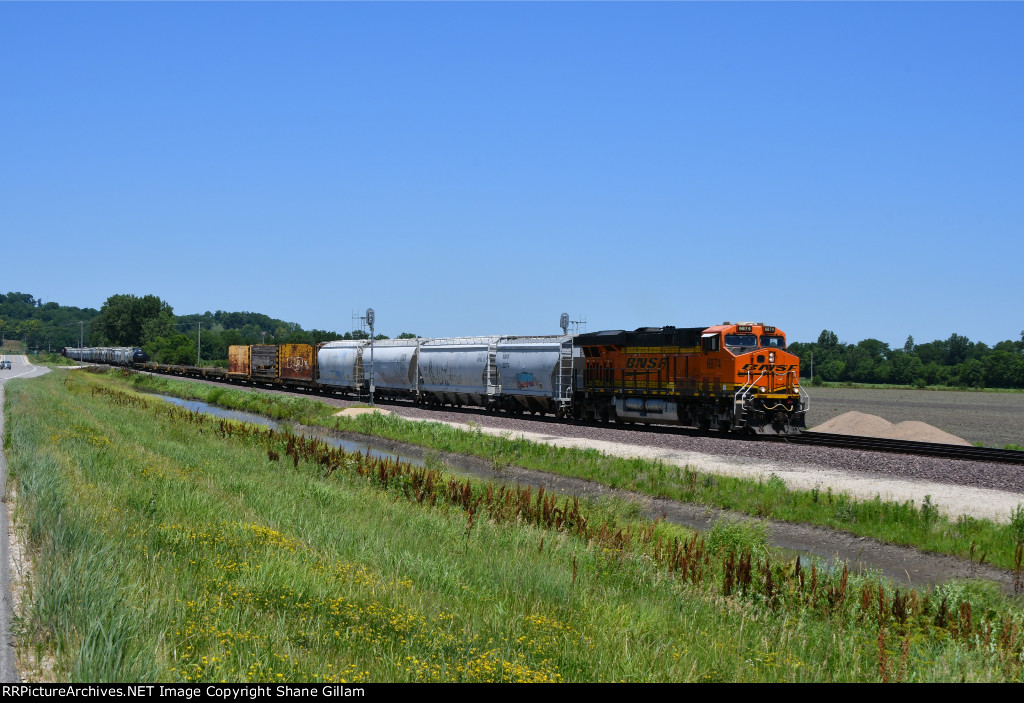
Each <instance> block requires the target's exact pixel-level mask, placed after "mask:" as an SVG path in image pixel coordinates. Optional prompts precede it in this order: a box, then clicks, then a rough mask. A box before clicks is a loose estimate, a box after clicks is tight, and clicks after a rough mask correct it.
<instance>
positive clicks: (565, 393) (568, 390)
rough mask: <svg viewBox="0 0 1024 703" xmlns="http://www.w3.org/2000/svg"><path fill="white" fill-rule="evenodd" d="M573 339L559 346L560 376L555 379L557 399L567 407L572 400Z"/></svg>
mask: <svg viewBox="0 0 1024 703" xmlns="http://www.w3.org/2000/svg"><path fill="white" fill-rule="evenodd" d="M572 370H573V365H572V341H571V340H570V341H566V342H562V344H561V346H559V348H558V376H557V378H556V380H555V383H556V386H555V400H556V401H557V402H558V404H559V405H561V406H562V407H565V406H566V405H568V404H569V403H570V402H572V391H573V383H572Z"/></svg>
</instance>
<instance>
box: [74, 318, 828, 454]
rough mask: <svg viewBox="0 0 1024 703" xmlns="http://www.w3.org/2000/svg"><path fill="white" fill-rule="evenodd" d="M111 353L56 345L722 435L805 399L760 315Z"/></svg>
mask: <svg viewBox="0 0 1024 703" xmlns="http://www.w3.org/2000/svg"><path fill="white" fill-rule="evenodd" d="M123 349H124V348H122V351H121V352H120V353H114V352H115V350H110V349H69V350H66V352H65V353H66V354H67V355H68V356H71V358H76V359H82V360H85V361H98V362H102V363H114V364H123V365H131V366H135V367H138V368H145V369H149V370H153V371H159V372H163V373H174V374H179V375H185V376H200V377H208V378H218V379H221V380H226V381H231V382H235V383H247V384H261V385H267V386H272V387H273V386H280V387H300V388H307V389H310V390H315V391H318V392H323V393H341V394H350V395H355V396H358V397H366V396H368V395H370V394H372V395H373V396H374V397H377V398H395V399H408V400H411V401H413V402H416V403H419V404H423V405H429V406H442V405H454V406H463V405H467V406H476V407H481V408H486V409H487V410H490V411H504V412H509V413H521V412H533V413H543V414H552V415H555V416H557V417H565V418H575V419H578V420H595V421H604V422H618V423H625V424H633V423H642V424H656V425H684V426H693V427H698V428H700V429H702V430H708V429H711V428H716V429H718V430H720V431H723V432H730V431H745V432H755V433H776V434H792V433H796V432H799V431H800V430H801V429H802V428H803V427H804V426H805V422H804V418H805V415H806V412H807V407H808V400H807V395H806V394H805V392H804V391H803V389H802V388H801V386H800V382H799V379H800V360H799V359H798V358H797V357H796V356H794V355H793V354H792V353H790V352H788V351H787V350H786V336H785V334H784V333H783V332H782V331H781V330H779V329H778V328H776V327H774V326H771V325H767V324H764V323H763V322H758V323H753V322H741V323H735V324H734V323H730V322H726V323H723V324H721V325H715V326H712V327H689V328H676V327H642V328H640V329H636V330H633V331H625V330H608V331H603V332H593V333H589V334H578V335H568V334H563V335H547V336H514V335H505V336H500V335H496V336H487V337H444V338H417V339H395V340H383V341H374V342H373V343H372V344H371V342H370V341H369V340H338V341H334V342H325V343H322V344H318V345H316V346H315V347H314V346H311V345H307V344H282V345H250V346H242V345H238V346H232V347H230V349H229V352H228V357H229V360H228V368H227V369H226V370H225V369H208V368H198V367H190V366H168V365H164V364H152V363H145V360H144V359H142V360H140V358H139V356H138V354H137V353H136V352H141V350H139V349H134V350H130V351H131V352H132V353H131V354H130V355H129V354H125V353H124V351H123ZM143 355H144V353H143Z"/></svg>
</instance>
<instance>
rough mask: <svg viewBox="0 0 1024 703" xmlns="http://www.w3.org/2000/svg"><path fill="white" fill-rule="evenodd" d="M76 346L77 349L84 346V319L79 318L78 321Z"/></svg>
mask: <svg viewBox="0 0 1024 703" xmlns="http://www.w3.org/2000/svg"><path fill="white" fill-rule="evenodd" d="M78 348H79V349H84V348H85V321H84V320H79V321H78Z"/></svg>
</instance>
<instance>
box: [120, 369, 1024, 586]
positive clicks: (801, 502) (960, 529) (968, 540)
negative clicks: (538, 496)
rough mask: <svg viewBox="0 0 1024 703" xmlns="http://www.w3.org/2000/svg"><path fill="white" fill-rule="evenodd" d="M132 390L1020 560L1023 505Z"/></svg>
mask: <svg viewBox="0 0 1024 703" xmlns="http://www.w3.org/2000/svg"><path fill="white" fill-rule="evenodd" d="M130 383H131V384H132V385H133V386H134V387H136V388H139V389H142V390H149V391H157V392H161V393H166V394H169V395H175V396H178V397H183V398H192V399H197V400H203V401H205V402H208V403H213V404H217V405H221V406H223V407H227V408H231V409H236V410H246V411H249V412H254V413H258V414H260V415H267V416H270V417H274V418H278V419H287V420H295V421H297V422H301V423H303V424H307V425H320V426H325V427H332V428H337V429H340V430H345V431H350V432H357V433H362V434H367V435H373V436H379V437H386V438H389V439H394V440H399V441H403V442H408V443H410V444H418V445H422V446H425V447H430V448H432V449H436V450H438V451H444V452H453V453H458V454H470V455H475V456H480V457H484V458H486V459H488V460H489V461H492V462H493V463H494V465H495V466H497V467H502V466H508V465H515V466H522V467H525V468H528V469H538V470H543V471H550V472H553V473H559V474H563V475H566V476H573V477H577V478H584V479H589V480H592V481H597V482H600V483H603V484H606V485H608V486H611V487H613V488H621V489H626V490H630V491H637V492H640V493H645V494H647V495H651V496H655V497H664V498H671V499H675V500H682V501H687V502H693V503H700V504H703V505H709V506H712V507H716V508H722V509H726V510H734V511H738V512H742V513H746V514H748V515H751V516H754V517H758V518H770V519H773V520H783V521H788V522H798V523H809V524H815V525H822V526H825V527H829V528H833V529H838V530H845V531H847V532H851V533H853V534H856V535H859V536H865V537H872V538H874V539H878V540H882V541H885V542H890V543H893V544H904V545H911V546H915V547H918V548H919V549H923V550H926V551H933V552H938V553H942V554H951V555H955V556H961V557H969V558H973V559H975V560H982V559H983V560H984V561H986V562H988V563H992V564H995V565H997V566H1000V567H1002V568H1006V569H1013V568H1016V567H1017V566H1018V556H1017V549H1016V548H1017V545H1018V544H1019V543H1021V542H1024V508H1018V512H1017V513H1016V515H1008V516H1007V519H1008V520H1010V522H1009V523H1002V524H996V523H994V522H992V521H989V520H980V519H974V518H970V517H966V516H964V517H961V518H959V519H957V520H949V519H948V518H946V517H945V516H942V515H940V514H939V513H938V510H937V509H936V508H935V507H934V506H933V505H932V504H931V503H930V500H929V497H928V496H925V495H922V496H921V501H920V504H919V505H915V504H914V503H913V502H911V501H907V502H904V503H895V502H892V501H883V500H881V499H880V498H877V497H876V498H875V499H874V500H869V501H857V500H854V499H852V498H850V497H849V496H847V495H845V494H836V493H833V492H832V491H831V489H828V490H824V491H819V490H811V491H794V490H788V489H787V488H786V486H785V483H784V482H783V481H782V480H781V479H778V478H775V477H770V478H769V479H768V480H764V481H758V480H750V479H740V478H732V477H725V476H713V475H710V474H703V473H700V472H698V471H696V470H694V469H691V468H689V467H682V468H681V467H677V466H672V465H666V464H663V463H661V462H652V461H647V460H643V459H622V458H617V457H611V456H607V455H605V454H603V453H601V452H599V451H596V450H578V449H563V448H559V447H553V446H549V445H546V444H537V443H533V442H528V441H526V440H513V439H508V438H504V437H495V436H493V435H488V434H484V433H482V432H467V431H464V430H459V429H455V428H452V427H450V426H447V425H441V424H438V423H424V422H411V421H407V420H403V419H402V418H399V417H395V416H382V415H378V414H370V415H362V416H360V417H356V418H338V417H334V416H333V413H334V412H336V411H337V408H334V407H331V406H328V405H326V404H324V403H322V402H321V401H319V400H318V399H316V398H312V397H310V398H301V397H294V396H281V395H275V394H269V393H257V392H252V391H245V390H239V389H234V388H228V387H224V386H216V385H210V384H203V383H194V382H190V381H179V380H177V379H170V378H167V377H163V376H153V375H147V374H135V375H132V376H131V377H130Z"/></svg>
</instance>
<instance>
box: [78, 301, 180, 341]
mask: <svg viewBox="0 0 1024 703" xmlns="http://www.w3.org/2000/svg"><path fill="white" fill-rule="evenodd" d="M173 312H174V311H173V309H172V308H171V306H170V305H168V304H167V303H165V302H164V301H162V300H161V299H160V298H158V297H157V296H155V295H145V296H143V297H141V298H139V297H137V296H134V295H127V294H120V295H112V296H110V297H109V298H107V301H106V302H105V303H103V307H102V308H100V314H99V316H98V317H97V318H96V320H95V321H94V322H93V327H95V328H97V329H95V330H94V335H97V334H98V335H100V336H101V337H102V338H103V339H105V340H106V341H107V342H109V343H110V344H112V345H114V346H137V345H140V344H141V343H142V341H143V327H144V326H145V325H146V323H147V322H151V321H153V320H155V319H156V318H158V317H160V315H161V314H165V315H167V316H172V315H173ZM171 319H173V317H171ZM154 324H156V323H154Z"/></svg>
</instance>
